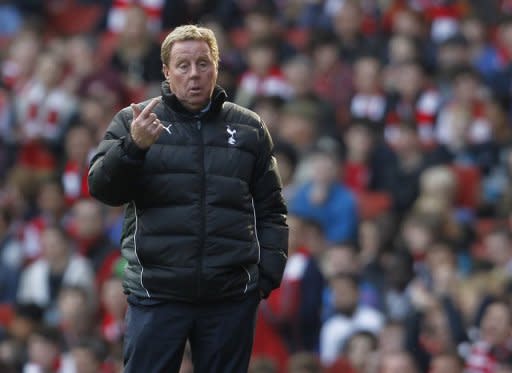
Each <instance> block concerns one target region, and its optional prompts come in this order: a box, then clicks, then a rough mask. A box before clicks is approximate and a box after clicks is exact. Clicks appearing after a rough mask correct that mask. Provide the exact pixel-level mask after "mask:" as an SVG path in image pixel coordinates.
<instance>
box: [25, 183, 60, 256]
mask: <svg viewBox="0 0 512 373" xmlns="http://www.w3.org/2000/svg"><path fill="white" fill-rule="evenodd" d="M27 188H34V186H33V185H29V186H27ZM35 189H36V193H37V198H36V201H35V202H36V206H35V207H36V213H35V215H34V216H33V217H32V218H31V219H30V220H29V221H28V222H26V224H25V225H24V226H23V227H22V229H23V230H22V239H23V247H24V250H25V252H24V260H25V261H26V262H31V261H33V260H35V259H37V258H38V257H39V256H40V254H41V234H42V232H43V230H44V229H45V228H46V227H48V226H50V225H54V224H64V221H65V220H66V212H67V211H66V205H65V200H64V189H63V185H62V184H61V182H60V180H59V179H58V178H56V177H48V178H46V179H44V180H42V181H41V182H40V184H39V185H37V186H36V188H35Z"/></svg>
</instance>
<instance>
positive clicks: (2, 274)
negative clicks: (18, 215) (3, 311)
mask: <svg viewBox="0 0 512 373" xmlns="http://www.w3.org/2000/svg"><path fill="white" fill-rule="evenodd" d="M11 223H12V216H11V213H10V211H9V210H8V209H7V208H6V207H0V303H10V304H14V302H15V300H16V289H17V287H18V279H19V274H20V271H21V267H22V265H23V259H24V257H23V247H22V246H21V242H20V241H19V240H18V239H17V238H16V236H15V235H14V232H13V229H12V225H11Z"/></svg>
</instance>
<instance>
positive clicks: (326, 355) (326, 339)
mask: <svg viewBox="0 0 512 373" xmlns="http://www.w3.org/2000/svg"><path fill="white" fill-rule="evenodd" d="M329 286H330V287H331V288H332V291H333V297H334V299H333V300H334V308H335V313H334V314H333V315H332V316H331V317H329V318H328V319H327V321H325V322H324V324H323V325H322V329H321V331H320V357H321V360H322V363H323V364H325V365H327V366H329V365H330V364H332V363H334V361H335V360H336V359H337V357H339V355H340V353H341V351H342V350H343V348H344V346H345V343H346V342H347V341H348V339H349V337H350V335H351V334H352V333H353V332H355V331H359V330H366V331H369V332H371V333H373V334H375V335H377V334H378V333H379V331H380V329H381V328H382V326H383V325H384V316H383V315H382V314H381V313H380V312H378V311H376V310H375V309H372V308H370V307H367V306H361V305H359V291H358V287H359V282H358V280H357V278H356V276H354V275H348V274H338V275H336V276H333V277H332V278H330V279H329Z"/></svg>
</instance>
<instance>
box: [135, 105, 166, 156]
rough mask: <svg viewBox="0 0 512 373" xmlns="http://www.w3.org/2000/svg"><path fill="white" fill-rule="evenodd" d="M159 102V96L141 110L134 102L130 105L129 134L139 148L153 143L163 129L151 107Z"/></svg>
mask: <svg viewBox="0 0 512 373" xmlns="http://www.w3.org/2000/svg"><path fill="white" fill-rule="evenodd" d="M159 102H160V97H156V98H154V99H152V100H151V101H150V102H149V104H148V105H146V107H145V108H144V109H143V110H141V108H140V107H139V106H138V105H136V104H131V105H130V107H131V108H132V113H133V121H132V125H131V127H130V134H131V136H132V139H133V142H135V145H137V146H138V147H139V148H141V149H148V148H149V147H150V146H151V145H153V144H154V143H155V141H156V140H157V139H158V137H159V136H160V134H161V133H162V131H163V130H164V126H163V125H162V123H161V122H160V119H158V117H157V116H156V114H155V113H153V109H154V108H155V106H156V105H158V103H159Z"/></svg>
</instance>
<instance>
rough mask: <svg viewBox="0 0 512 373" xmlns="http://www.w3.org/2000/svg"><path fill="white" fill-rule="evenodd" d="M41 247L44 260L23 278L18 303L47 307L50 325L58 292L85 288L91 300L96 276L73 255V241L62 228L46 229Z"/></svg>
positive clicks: (24, 271) (35, 264) (39, 260)
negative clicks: (69, 286) (74, 287)
mask: <svg viewBox="0 0 512 373" xmlns="http://www.w3.org/2000/svg"><path fill="white" fill-rule="evenodd" d="M41 246H42V247H41V253H42V256H41V258H40V259H37V260H36V261H35V262H34V263H32V264H31V265H29V266H28V267H27V268H26V269H24V270H23V272H22V274H21V280H20V285H19V288H18V300H19V301H21V302H34V303H36V304H38V305H40V306H41V307H44V308H45V310H46V317H48V318H49V320H48V321H50V320H52V319H53V318H54V315H53V312H54V307H55V305H56V304H55V302H56V301H57V296H58V294H59V290H60V289H61V288H62V287H63V286H65V285H76V286H83V287H84V288H85V289H87V292H88V294H89V296H92V295H93V294H94V291H93V289H94V277H93V276H94V275H93V272H92V268H91V266H90V264H89V262H88V261H87V260H86V259H84V258H83V257H80V256H78V255H76V254H74V253H73V248H72V247H71V242H70V239H69V237H68V235H67V234H66V233H65V232H64V230H63V229H62V228H60V227H58V226H55V225H54V226H49V227H47V228H46V229H44V230H43V232H42V236H41Z"/></svg>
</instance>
